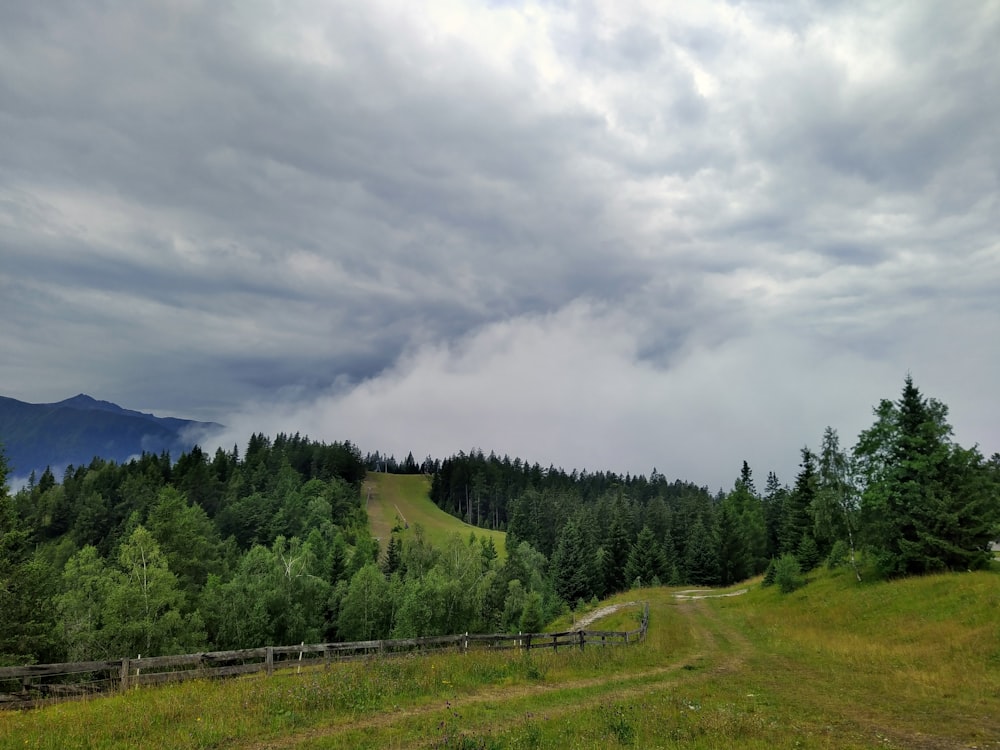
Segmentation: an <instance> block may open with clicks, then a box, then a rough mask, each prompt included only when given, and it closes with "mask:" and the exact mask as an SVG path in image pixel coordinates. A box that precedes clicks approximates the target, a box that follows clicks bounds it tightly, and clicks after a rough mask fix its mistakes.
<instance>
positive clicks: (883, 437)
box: [854, 376, 1000, 576]
mask: <svg viewBox="0 0 1000 750" xmlns="http://www.w3.org/2000/svg"><path fill="white" fill-rule="evenodd" d="M875 415H876V421H875V424H874V425H872V427H871V428H869V429H868V430H866V431H864V432H863V433H862V434H861V436H860V437H859V438H858V444H857V445H856V446H855V449H854V455H855V459H856V461H857V464H858V468H859V472H860V474H861V475H862V477H863V480H864V490H863V492H862V500H861V502H862V515H863V517H864V519H865V533H866V536H867V538H868V541H869V543H870V544H871V545H872V547H873V548H874V550H875V552H876V557H877V559H878V563H879V567H880V568H881V570H882V572H883V573H885V574H887V575H890V576H896V575H908V574H913V573H926V572H931V571H938V570H966V569H971V568H978V567H984V566H986V565H987V564H989V561H990V559H991V554H990V551H989V543H990V542H991V541H992V540H993V539H995V538H996V537H997V535H998V534H1000V508H998V505H1000V504H998V502H997V500H996V488H995V485H994V484H993V482H992V481H991V479H990V470H989V468H988V465H987V464H986V463H985V462H984V460H983V457H982V455H981V454H980V453H979V451H978V450H977V449H975V448H973V449H970V450H967V449H964V448H961V447H960V446H958V445H956V444H955V443H953V442H952V440H951V426H950V425H949V424H948V422H947V415H948V408H947V407H946V406H945V405H944V404H942V403H940V402H939V401H936V400H935V399H926V398H924V396H923V395H922V394H921V393H920V391H919V389H917V387H916V386H915V385H914V384H913V380H912V378H910V377H909V376H907V378H906V381H905V383H904V387H903V393H902V395H901V396H900V399H899V401H898V402H896V403H892V402H890V401H888V400H885V399H883V400H882V402H880V404H879V405H878V407H876V410H875Z"/></svg>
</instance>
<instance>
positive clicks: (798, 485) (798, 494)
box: [781, 448, 817, 562]
mask: <svg viewBox="0 0 1000 750" xmlns="http://www.w3.org/2000/svg"><path fill="white" fill-rule="evenodd" d="M799 465H800V467H801V469H800V471H799V474H798V476H797V477H796V478H795V487H794V488H793V489H792V491H791V492H790V493H789V494H788V496H787V497H786V499H785V508H784V513H783V517H782V523H781V551H782V553H783V554H784V553H790V554H793V555H794V554H796V552H797V551H798V549H799V545H800V544H801V543H802V537H803V536H814V532H813V518H812V515H811V512H810V511H811V508H812V505H813V502H814V500H815V499H816V489H817V476H816V456H815V454H814V453H813V452H812V451H811V450H809V449H808V448H803V449H802V461H801V463H800V464H799ZM800 562H801V561H800Z"/></svg>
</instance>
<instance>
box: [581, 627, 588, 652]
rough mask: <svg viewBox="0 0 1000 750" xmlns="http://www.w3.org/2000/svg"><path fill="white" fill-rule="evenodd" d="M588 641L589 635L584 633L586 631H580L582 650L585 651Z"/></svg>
mask: <svg viewBox="0 0 1000 750" xmlns="http://www.w3.org/2000/svg"><path fill="white" fill-rule="evenodd" d="M586 643H587V637H586V635H584V631H582V630H581V631H580V650H581V651H583V647H584V645H585V644H586Z"/></svg>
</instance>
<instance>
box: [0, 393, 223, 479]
mask: <svg viewBox="0 0 1000 750" xmlns="http://www.w3.org/2000/svg"><path fill="white" fill-rule="evenodd" d="M220 428H221V426H220V425H217V424H215V423H212V422H196V421H193V420H189V419H177V418H174V417H157V416H155V415H153V414H146V413H143V412H139V411H133V410H131V409H123V408H122V407H120V406H118V405H117V404H113V403H111V402H109V401H98V400H97V399H94V398H91V397H90V396H87V395H85V394H82V393H81V394H79V395H77V396H74V397H73V398H68V399H66V400H65V401H59V402H57V403H54V404H29V403H26V402H24V401H18V400H17V399H13V398H6V397H3V396H0V445H2V446H3V450H4V453H5V454H6V456H7V461H8V463H9V464H10V468H11V471H12V473H13V474H14V475H16V476H27V475H28V474H30V473H31V472H32V471H35V472H41V471H43V470H44V469H45V467H46V466H51V467H52V468H53V470H62V469H63V468H65V467H66V466H67V465H68V464H74V465H80V464H88V463H90V461H91V460H92V459H93V458H94V457H95V456H99V457H100V458H104V459H111V460H114V461H118V462H121V461H126V460H128V459H129V457H131V456H135V455H138V454H140V453H142V452H143V451H146V452H150V453H161V452H162V451H169V452H170V453H171V454H172V455H174V456H176V455H178V454H179V453H180V452H182V451H185V450H189V449H190V448H191V447H192V446H193V445H195V443H197V442H198V441H199V440H202V439H204V438H205V437H207V436H208V435H210V434H211V433H212V432H213V431H215V430H218V429H220Z"/></svg>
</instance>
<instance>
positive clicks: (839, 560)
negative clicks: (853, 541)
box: [826, 539, 849, 570]
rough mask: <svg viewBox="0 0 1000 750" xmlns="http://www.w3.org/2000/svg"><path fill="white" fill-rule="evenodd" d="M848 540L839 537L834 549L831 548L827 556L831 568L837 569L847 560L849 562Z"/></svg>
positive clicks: (827, 564) (828, 566) (828, 565)
mask: <svg viewBox="0 0 1000 750" xmlns="http://www.w3.org/2000/svg"><path fill="white" fill-rule="evenodd" d="M848 551H849V550H848V547H847V542H845V541H844V540H843V539H838V540H837V541H836V542H834V544H833V549H831V550H830V555H829V556H828V557H827V558H826V567H827V568H829V569H830V570H836V569H837V568H839V567H840V566H841V565H843V564H844V563H845V562H847V553H848Z"/></svg>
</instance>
